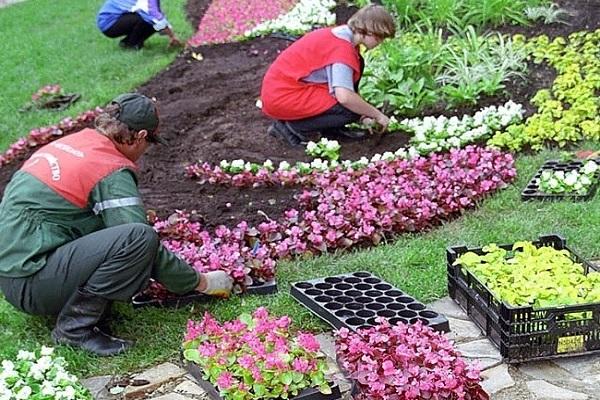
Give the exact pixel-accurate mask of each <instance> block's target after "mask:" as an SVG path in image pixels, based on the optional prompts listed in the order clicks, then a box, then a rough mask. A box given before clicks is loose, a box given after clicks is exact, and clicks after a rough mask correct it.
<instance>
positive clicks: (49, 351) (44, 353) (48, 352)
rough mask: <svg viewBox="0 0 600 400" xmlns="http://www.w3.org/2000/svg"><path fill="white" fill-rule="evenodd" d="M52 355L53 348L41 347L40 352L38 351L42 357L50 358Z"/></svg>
mask: <svg viewBox="0 0 600 400" xmlns="http://www.w3.org/2000/svg"><path fill="white" fill-rule="evenodd" d="M52 353H54V348H52V347H46V346H42V350H41V351H40V354H41V355H42V356H51V355H52Z"/></svg>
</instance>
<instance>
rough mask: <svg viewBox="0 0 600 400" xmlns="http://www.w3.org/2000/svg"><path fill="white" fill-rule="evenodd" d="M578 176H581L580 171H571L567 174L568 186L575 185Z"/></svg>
mask: <svg viewBox="0 0 600 400" xmlns="http://www.w3.org/2000/svg"><path fill="white" fill-rule="evenodd" d="M577 178H579V173H578V172H577V171H570V172H567V173H566V174H565V180H564V182H565V184H566V185H568V186H573V185H574V184H575V182H577Z"/></svg>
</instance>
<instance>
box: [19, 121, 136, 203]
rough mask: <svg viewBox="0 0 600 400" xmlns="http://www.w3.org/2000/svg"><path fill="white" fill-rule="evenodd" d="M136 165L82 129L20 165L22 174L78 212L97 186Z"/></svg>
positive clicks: (109, 143)
mask: <svg viewBox="0 0 600 400" xmlns="http://www.w3.org/2000/svg"><path fill="white" fill-rule="evenodd" d="M122 168H129V169H131V170H133V171H134V172H135V171H137V167H136V165H135V164H134V163H133V162H132V161H131V160H129V159H128V158H127V157H125V156H124V155H123V154H122V153H121V152H120V151H119V150H117V148H116V147H115V145H114V144H113V142H112V141H111V140H110V139H109V138H107V137H106V136H104V135H101V134H100V133H98V132H96V131H95V130H93V129H84V130H82V131H80V132H77V133H74V134H72V135H68V136H65V137H63V138H60V139H58V140H56V141H54V142H52V143H49V144H47V145H45V146H44V147H42V148H40V149H39V150H38V151H36V152H35V153H33V155H32V156H31V158H29V160H27V161H26V162H25V164H23V166H22V167H21V170H22V171H25V172H27V173H29V174H31V175H33V176H35V177H36V178H37V179H39V180H40V181H42V182H43V183H45V184H46V185H48V186H49V187H50V188H51V189H52V190H54V191H55V192H56V193H58V194H59V195H60V196H61V197H63V198H64V199H65V200H67V201H69V202H70V203H72V204H74V205H75V206H77V207H79V208H85V207H86V206H87V204H88V199H89V195H90V192H91V191H92V189H93V188H94V186H96V184H97V183H98V182H100V181H101V180H102V179H104V178H105V177H107V176H108V175H110V174H111V173H113V172H114V171H116V170H119V169H122Z"/></svg>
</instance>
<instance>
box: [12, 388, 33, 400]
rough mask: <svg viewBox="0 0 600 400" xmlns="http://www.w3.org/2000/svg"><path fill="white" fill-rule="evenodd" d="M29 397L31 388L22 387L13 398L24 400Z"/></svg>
mask: <svg viewBox="0 0 600 400" xmlns="http://www.w3.org/2000/svg"><path fill="white" fill-rule="evenodd" d="M29 396H31V388H30V387H29V386H23V387H22V388H21V389H20V390H19V391H18V392H17V396H16V397H15V398H16V399H17V400H26V399H28V398H29Z"/></svg>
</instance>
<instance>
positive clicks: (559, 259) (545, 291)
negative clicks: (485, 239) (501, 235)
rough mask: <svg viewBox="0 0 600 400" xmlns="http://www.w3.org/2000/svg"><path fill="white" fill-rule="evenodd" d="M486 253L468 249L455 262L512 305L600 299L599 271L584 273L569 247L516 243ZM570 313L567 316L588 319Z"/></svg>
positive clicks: (542, 305) (485, 249) (490, 248)
mask: <svg viewBox="0 0 600 400" xmlns="http://www.w3.org/2000/svg"><path fill="white" fill-rule="evenodd" d="M482 250H483V254H482V255H479V254H477V253H475V252H466V253H464V254H462V255H461V256H460V257H458V258H457V259H456V261H455V262H454V263H453V265H460V266H461V267H462V269H463V270H467V271H469V272H470V273H472V274H473V275H474V276H475V277H476V278H477V279H479V280H480V281H481V282H482V283H483V284H484V285H485V286H486V287H487V288H488V289H489V290H490V292H492V294H493V295H494V296H495V297H496V298H498V299H499V300H501V301H504V302H506V303H507V304H509V305H511V306H513V307H522V306H532V307H533V308H534V309H540V308H546V307H558V306H565V305H575V304H588V303H597V302H600V273H598V272H596V271H590V272H589V273H588V274H585V273H584V272H585V271H584V268H583V266H582V265H581V264H580V263H576V262H573V259H572V255H571V254H570V253H569V251H568V250H557V249H554V248H553V247H549V246H541V247H536V246H535V244H533V243H532V242H528V241H522V242H516V243H515V244H514V245H513V246H512V250H511V251H507V250H505V249H503V248H501V247H499V246H497V245H495V244H490V245H488V246H484V247H483V248H482ZM586 314H589V313H571V314H568V315H567V316H566V318H568V319H575V318H589V317H590V315H586Z"/></svg>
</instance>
